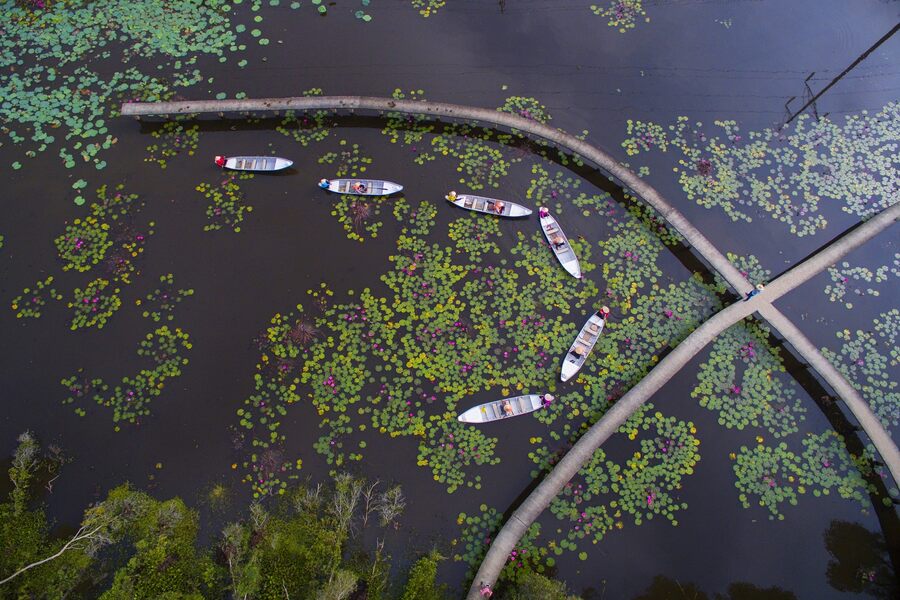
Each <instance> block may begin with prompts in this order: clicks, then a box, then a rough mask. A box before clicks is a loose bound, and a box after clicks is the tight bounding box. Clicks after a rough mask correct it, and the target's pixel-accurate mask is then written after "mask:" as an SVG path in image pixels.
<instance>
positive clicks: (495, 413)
mask: <svg viewBox="0 0 900 600" xmlns="http://www.w3.org/2000/svg"><path fill="white" fill-rule="evenodd" d="M553 400H554V398H553V396H551V395H550V394H544V395H543V396H540V395H538V394H529V395H527V396H513V397H511V398H504V399H503V400H495V401H493V402H487V403H485V404H479V405H478V406H473V407H472V408H470V409H469V410H467V411H466V412H464V413H462V414H460V415H459V416H458V417H456V418H457V420H459V421H461V422H463V423H490V422H491V421H499V420H501V419H506V418H509V417H518V416H519V415H524V414H527V413H530V412H534V411H536V410H540V409H542V408H545V407H546V406H548V405H549V404H550V402H552V401H553ZM507 407H508V408H507Z"/></svg>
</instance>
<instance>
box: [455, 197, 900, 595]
mask: <svg viewBox="0 0 900 600" xmlns="http://www.w3.org/2000/svg"><path fill="white" fill-rule="evenodd" d="M897 219H900V203H897V204H894V205H893V206H891V207H890V208H887V209H885V210H884V211H882V212H881V213H879V214H878V215H876V216H875V217H873V218H872V219H870V220H869V221H866V222H865V223H864V224H862V225H860V226H859V227H857V228H856V229H854V230H853V231H851V232H850V233H848V234H846V235H844V236H842V237H841V238H840V239H838V240H837V241H835V242H833V243H832V244H831V245H829V246H828V247H827V248H825V249H824V250H821V251H819V252H818V253H816V254H815V255H813V256H812V257H811V258H809V259H807V260H805V261H803V262H802V263H800V264H799V265H797V266H796V267H794V268H793V269H791V270H789V271H787V272H786V273H784V274H783V275H781V276H780V277H779V278H778V279H776V280H775V281H773V282H772V283H771V284H769V285H768V286H767V287H766V289H765V291H764V292H762V293H761V294H758V295H757V296H755V297H753V298H752V299H750V300H748V301H738V302H736V303H734V304H732V305H731V306H728V307H727V308H725V309H723V310H721V311H719V312H718V313H716V314H715V315H713V316H712V317H711V318H710V319H708V320H707V321H706V322H704V323H703V324H702V325H701V326H700V327H698V328H697V329H695V330H694V331H693V332H692V333H691V334H690V335H689V336H688V337H687V338H685V339H684V341H682V342H681V343H680V344H678V346H676V347H675V349H674V350H672V352H670V353H669V354H668V355H667V356H666V357H665V358H664V359H663V360H661V361H660V362H659V364H658V365H656V366H655V367H654V368H653V369H652V370H651V371H650V372H649V373H648V374H647V375H646V376H645V377H644V378H643V379H641V380H640V381H639V382H638V384H637V385H635V386H634V387H633V388H631V389H630V390H629V391H628V392H627V393H626V394H625V395H624V396H622V398H620V399H619V400H618V401H617V402H616V403H615V404H614V405H613V406H612V408H610V409H609V411H608V412H607V413H606V414H605V415H603V418H601V419H600V420H599V421H597V422H596V423H595V424H594V425H593V426H592V427H591V428H590V429H588V431H587V432H586V433H585V434H584V435H583V436H582V437H581V438H580V439H579V440H578V441H577V442H576V443H575V445H574V446H572V449H571V450H569V451H568V452H567V453H566V455H565V456H564V457H563V458H562V460H560V461H559V462H558V463H557V464H556V466H554V467H553V469H552V470H551V471H550V473H548V474H547V476H546V477H544V479H543V481H541V483H540V484H539V485H538V486H537V488H535V489H534V491H532V492H531V493H530V494H529V495H528V497H527V498H525V500H524V501H523V502H522V504H521V505H520V506H519V508H517V509H516V511H515V512H514V513H513V514H512V516H511V517H510V518H509V520H507V522H506V523H505V524H504V525H503V527H502V528H501V529H500V531H499V532H498V533H497V535H495V536H494V539H493V541H492V542H491V547H490V548H489V549H488V552H487V554H486V555H485V557H484V560H482V562H481V566H480V567H479V569H478V572H477V573H476V575H475V579H474V580H473V582H472V587H471V588H470V589H469V594H468V596H467V600H478V599H479V598H481V594H480V592H479V585H480V584H481V583H482V582H483V583H487V584H489V585H493V584H494V583H495V582H496V581H497V578H498V577H499V576H500V571H501V570H502V569H503V567H504V566H505V565H506V562H507V560H508V558H509V555H510V553H511V552H512V551H513V549H515V546H516V544H517V543H518V541H519V540H520V539H521V538H522V536H523V535H525V532H526V531H527V530H528V527H530V526H531V524H532V523H533V522H534V521H535V520H536V519H537V518H538V517H540V515H541V513H543V512H544V510H545V509H546V508H547V506H549V505H550V501H551V500H553V498H554V497H556V495H557V494H558V493H559V492H560V491H561V490H562V489H563V487H565V485H566V483H568V482H569V480H571V479H572V478H573V477H574V476H575V475H576V474H577V473H578V471H579V469H581V467H582V466H583V465H584V464H585V463H587V461H588V460H590V458H591V456H592V455H593V454H594V452H595V451H596V450H597V449H598V448H599V447H600V446H601V445H602V444H603V442H605V441H606V440H608V439H609V438H610V437H611V436H612V435H613V434H614V433H615V432H616V431H618V429H619V427H621V426H622V424H623V423H625V421H627V420H628V417H630V416H631V415H632V414H633V413H634V411H636V410H637V409H638V408H640V407H641V405H643V404H644V403H645V402H647V401H648V400H649V399H650V398H651V397H652V396H653V394H654V393H656V392H657V391H658V390H659V389H660V388H661V387H662V386H663V385H665V384H666V383H667V382H668V381H669V380H670V379H671V378H672V377H673V376H675V374H677V373H678V372H679V371H680V370H681V368H682V367H684V366H685V365H686V364H687V363H688V362H690V360H691V359H692V358H694V356H696V355H697V353H699V352H700V351H701V350H703V348H705V347H706V345H707V344H709V343H710V342H711V341H712V340H714V339H715V338H716V337H717V336H718V335H719V334H720V333H722V332H723V331H725V330H726V329H728V328H729V327H731V326H732V325H734V324H736V323H737V322H738V321H741V320H742V319H744V318H745V317H748V316H750V315H751V314H753V313H754V312H757V311H758V312H760V313H762V314H763V315H766V314H768V316H769V317H771V320H770V321H769V322H770V323H773V322H780V324H781V325H782V326H783V327H785V329H787V330H793V331H791V337H790V338H789V339H791V344H792V345H793V344H798V345H795V346H794V347H795V348H797V350H798V351H800V352H801V355H802V356H803V357H804V358H807V353H808V352H809V351H810V349H811V350H813V351H815V352H814V355H813V354H810V358H812V359H813V360H816V361H818V360H819V359H821V360H822V361H824V362H825V364H824V365H813V363H812V360H810V358H807V360H810V365H811V366H816V367H817V368H818V367H821V368H822V370H823V371H825V372H828V371H829V370H832V371H834V373H837V374H838V375H840V373H838V372H837V369H835V368H834V366H832V365H831V363H829V362H828V361H827V360H826V359H825V358H824V357H823V356H822V355H821V354H820V353H819V352H818V350H817V349H816V347H815V346H813V344H812V343H811V342H810V341H809V340H808V339H806V336H804V335H803V334H802V333H800V331H799V330H797V329H796V327H794V324H793V323H791V321H790V320H788V319H787V318H786V317H785V316H784V315H782V314H781V313H780V312H779V311H778V309H776V308H775V307H774V306H773V305H772V302H773V301H774V300H777V299H778V298H780V297H781V296H783V295H784V294H786V293H787V292H790V291H791V290H793V289H795V288H796V287H798V286H800V285H802V284H803V283H805V282H806V281H807V280H809V279H810V278H811V277H813V276H814V275H816V274H817V273H820V272H821V271H823V270H824V269H826V268H827V267H829V266H830V265H832V264H834V263H835V262H836V261H838V260H840V259H841V258H842V257H843V256H844V255H846V254H847V253H848V252H850V251H851V250H853V249H854V248H858V247H859V246H861V245H862V244H864V243H865V242H867V241H868V240H870V239H871V238H872V237H874V236H876V235H877V234H879V233H880V232H882V231H884V230H885V229H886V228H887V227H889V226H890V225H891V224H893V223H894V221H896V220H897ZM779 331H784V330H783V329H779ZM798 334H799V338H802V341H799V338H798ZM785 337H787V336H785ZM825 377H826V381H828V382H829V383H831V381H829V380H828V379H827V376H825ZM840 379H842V380H843V377H841V378H840ZM848 385H849V384H848ZM849 391H850V392H852V394H851V396H850V397H851V398H852V399H851V400H847V404H848V406H849V407H850V409H851V410H852V411H853V414H854V415H856V417H857V419H858V420H859V422H860V425H862V426H863V428H864V429H865V430H866V432H867V433H869V437H870V438H871V439H872V442H873V443H874V444H875V446H876V448H878V451H879V452H880V453H881V456H882V458H883V459H884V462H885V463H886V464H887V465H888V468H889V469H890V470H891V474H892V475H893V477H894V481H896V482H900V472H898V471H897V470H896V469H897V466H898V465H900V452H898V451H897V446H896V445H895V444H894V442H893V440H891V437H890V435H888V433H887V432H886V431H885V430H884V428H883V427H882V426H881V422H880V421H878V418H877V417H876V416H875V414H874V413H873V412H872V409H871V408H869V405H868V404H867V403H866V402H865V400H863V399H862V397H861V396H859V393H858V392H856V390H855V389H853V388H852V387H850V390H849ZM854 395H855V396H854Z"/></svg>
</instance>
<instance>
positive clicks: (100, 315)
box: [69, 278, 122, 331]
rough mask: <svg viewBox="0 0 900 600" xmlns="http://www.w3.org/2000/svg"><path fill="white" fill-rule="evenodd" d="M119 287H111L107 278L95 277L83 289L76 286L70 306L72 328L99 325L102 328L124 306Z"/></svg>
mask: <svg viewBox="0 0 900 600" xmlns="http://www.w3.org/2000/svg"><path fill="white" fill-rule="evenodd" d="M120 291H121V290H120V289H119V288H110V282H109V281H108V280H106V279H102V278H101V279H95V280H93V281H91V282H90V283H88V284H87V286H86V287H85V288H84V289H83V290H82V289H81V288H75V292H74V293H73V296H74V297H73V298H72V301H71V302H69V308H70V309H72V313H73V314H72V324H71V325H70V329H72V331H75V330H76V329H82V328H85V327H97V329H102V328H103V326H104V325H106V322H107V321H108V320H109V318H110V317H111V316H112V315H113V313H115V312H116V311H117V310H119V308H121V307H122V299H121V298H120V297H119V292H120Z"/></svg>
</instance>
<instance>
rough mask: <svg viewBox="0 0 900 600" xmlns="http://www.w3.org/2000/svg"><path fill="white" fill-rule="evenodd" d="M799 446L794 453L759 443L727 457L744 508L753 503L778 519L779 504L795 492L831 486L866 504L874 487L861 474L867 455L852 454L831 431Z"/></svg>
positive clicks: (822, 491)
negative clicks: (801, 449)
mask: <svg viewBox="0 0 900 600" xmlns="http://www.w3.org/2000/svg"><path fill="white" fill-rule="evenodd" d="M803 447H804V449H803V452H802V453H801V454H800V455H797V454H795V453H794V452H792V451H791V450H789V449H788V447H787V444H785V443H784V442H782V443H781V444H778V446H775V447H770V446H765V445H763V444H762V443H760V444H758V445H757V446H755V447H754V448H752V449H748V448H747V447H746V446H742V447H741V449H740V452H738V453H737V454H736V455H732V459H733V460H735V464H734V473H735V476H736V478H737V480H736V481H735V484H734V485H735V487H737V489H738V492H739V495H738V498H739V499H740V501H741V504H742V505H743V506H744V508H750V506H752V505H753V504H754V503H755V504H758V505H759V506H762V507H765V508H766V509H767V510H768V511H769V518H770V519H778V520H783V519H784V513H783V510H784V508H783V506H784V505H785V504H789V505H792V506H796V505H797V502H798V499H799V495H800V494H805V493H806V492H808V491H809V492H812V494H813V495H814V496H821V495H828V494H830V493H831V491H832V490H835V491H837V492H838V494H839V495H840V496H841V497H842V498H847V499H851V498H852V499H854V500H856V501H858V502H859V503H860V505H862V507H863V508H864V509H865V508H867V507H868V506H869V504H870V501H869V494H871V493H872V492H874V491H875V488H874V487H873V486H872V485H871V484H869V483H868V482H867V481H866V480H865V477H864V475H865V474H870V473H871V472H872V466H871V463H870V462H869V461H868V459H866V458H864V457H855V456H853V455H851V454H850V453H849V451H848V450H847V447H846V446H845V445H844V440H843V438H842V437H841V436H840V435H839V434H837V433H836V432H834V431H826V432H824V433H822V434H819V435H810V436H809V437H807V438H806V439H804V440H803ZM752 501H755V502H752Z"/></svg>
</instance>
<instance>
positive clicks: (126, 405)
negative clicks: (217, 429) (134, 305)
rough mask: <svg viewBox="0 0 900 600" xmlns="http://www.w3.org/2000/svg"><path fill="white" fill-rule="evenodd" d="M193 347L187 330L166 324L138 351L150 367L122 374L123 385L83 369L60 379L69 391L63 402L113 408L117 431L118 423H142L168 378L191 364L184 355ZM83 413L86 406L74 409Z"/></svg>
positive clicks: (149, 337)
mask: <svg viewBox="0 0 900 600" xmlns="http://www.w3.org/2000/svg"><path fill="white" fill-rule="evenodd" d="M190 348H191V342H190V339H189V336H188V334H187V333H185V332H183V331H182V330H181V329H178V328H175V329H169V327H168V326H166V325H163V326H162V327H160V328H158V329H156V330H155V331H153V332H152V333H148V334H147V335H146V337H145V338H144V339H143V340H141V342H140V344H139V346H138V349H137V354H138V356H141V357H144V358H145V359H146V360H147V361H148V362H149V363H150V365H151V368H148V369H141V370H140V371H139V372H138V373H136V374H135V375H134V376H126V377H123V378H122V380H121V382H120V384H119V385H116V386H115V387H112V388H111V387H110V386H109V385H108V384H106V383H104V382H103V380H102V379H100V378H89V377H87V376H86V375H84V372H83V371H79V372H78V373H77V374H75V375H72V376H71V377H67V378H65V379H63V380H62V381H61V384H62V385H63V386H65V388H66V390H67V391H68V393H69V396H68V398H66V400H65V401H64V404H75V403H77V402H80V401H82V400H90V401H93V402H94V403H96V404H98V405H100V406H103V407H106V408H111V409H112V411H113V414H112V419H113V423H114V424H115V430H116V431H119V430H120V425H119V423H121V422H127V423H140V421H141V418H142V417H146V416H147V415H149V414H150V408H149V406H150V402H151V401H152V400H153V399H154V398H157V397H158V396H160V395H161V394H162V392H163V389H164V388H165V384H166V382H168V380H169V379H171V378H174V377H178V376H180V375H181V369H182V367H183V366H184V365H186V364H187V363H188V359H187V358H186V357H185V354H186V352H187V351H188V350H190ZM75 411H76V413H77V414H79V415H81V416H84V415H85V414H86V411H85V409H84V407H82V406H78V407H76V408H75Z"/></svg>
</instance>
